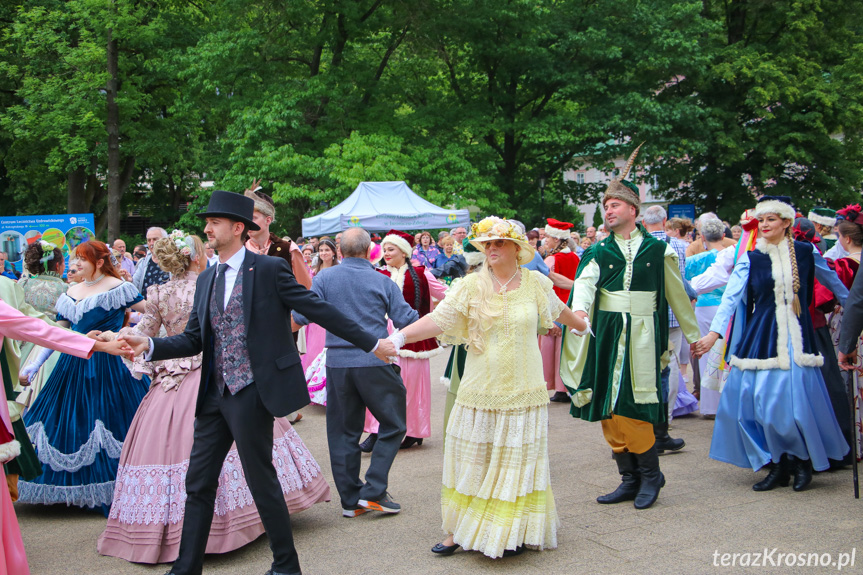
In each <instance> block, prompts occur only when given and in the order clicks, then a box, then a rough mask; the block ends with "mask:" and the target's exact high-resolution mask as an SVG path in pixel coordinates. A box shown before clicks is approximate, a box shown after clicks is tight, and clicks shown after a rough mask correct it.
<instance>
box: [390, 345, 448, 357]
mask: <svg viewBox="0 0 863 575" xmlns="http://www.w3.org/2000/svg"><path fill="white" fill-rule="evenodd" d="M443 349H444V348H442V347H436V348H434V349H430V350H428V351H411V350H409V349H400V350H399V356H400V357H405V358H407V359H429V358H430V357H434V356H436V355H440V354H441V353H443Z"/></svg>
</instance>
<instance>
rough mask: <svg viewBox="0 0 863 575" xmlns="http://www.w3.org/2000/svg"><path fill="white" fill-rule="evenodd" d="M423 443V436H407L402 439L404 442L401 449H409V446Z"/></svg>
mask: <svg viewBox="0 0 863 575" xmlns="http://www.w3.org/2000/svg"><path fill="white" fill-rule="evenodd" d="M422 444H423V438H422V437H410V436H407V437H405V439H404V441H402V444H401V445H400V446H399V449H409V448H411V447H413V446H414V445H422Z"/></svg>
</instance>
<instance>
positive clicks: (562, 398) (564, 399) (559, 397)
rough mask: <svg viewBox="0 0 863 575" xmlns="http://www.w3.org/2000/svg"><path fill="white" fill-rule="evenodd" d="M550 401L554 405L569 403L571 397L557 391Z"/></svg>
mask: <svg viewBox="0 0 863 575" xmlns="http://www.w3.org/2000/svg"><path fill="white" fill-rule="evenodd" d="M549 401H552V402H554V403H569V396H568V395H567V394H566V392H565V391H556V392H555V393H554V395H552V396H551V399H549Z"/></svg>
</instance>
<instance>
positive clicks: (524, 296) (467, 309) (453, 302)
mask: <svg viewBox="0 0 863 575" xmlns="http://www.w3.org/2000/svg"><path fill="white" fill-rule="evenodd" d="M479 273H483V272H479ZM477 279H478V275H477V274H472V275H469V276H467V277H466V278H464V279H462V280H459V281H458V282H455V283H454V284H453V286H452V287H451V288H450V291H449V292H447V297H446V299H445V300H443V302H441V304H440V305H438V307H437V308H436V309H435V310H434V311H433V312H432V314H431V318H432V319H433V320H434V322H435V323H436V324H437V325H438V327H440V328H441V329H443V331H444V333H443V334H442V335H441V336H440V339H441V340H442V341H445V342H448V343H452V344H459V343H467V342H468V339H469V338H468V317H469V314H470V313H471V307H472V306H473V303H472V302H473V301H474V300H475V298H476V297H477V281H476V280H477ZM552 288H553V285H552V283H551V281H550V280H549V279H548V278H546V277H545V276H543V275H542V274H540V273H539V272H533V271H530V270H526V269H524V270H522V278H521V285H520V286H519V287H518V289H516V290H513V291H510V292H509V293H508V294H507V300H508V302H507V311H506V314H504V313H503V312H501V315H500V316H498V317H497V318H495V320H494V322H493V323H492V325H491V327H490V329H489V330H488V331H487V332H486V333H485V350H484V351H483V353H481V354H478V353H474V352H472V351H471V350H470V349H469V353H468V355H467V361H466V362H465V369H464V376H463V377H462V380H461V384H460V387H459V390H458V398H457V400H456V401H457V402H458V403H460V404H462V405H465V406H467V407H474V408H477V409H514V408H523V407H532V406H537V405H545V404H546V403H548V392H547V391H546V385H545V381H543V375H542V357H541V356H540V352H539V346H538V345H537V339H536V335H537V328H538V327H543V328H545V329H548V328H551V327H552V326H553V322H554V320H555V319H557V317H558V316H559V315H560V312H561V311H563V309H564V308H565V307H566V304H564V303H563V302H561V301H560V299H559V298H558V297H557V295H556V294H555V293H554V290H553V289H552ZM492 298H493V302H492V303H493V304H495V305H497V306H499V307H500V308H501V309H502V307H503V296H501V295H500V294H497V293H495V294H494V295H493V296H492Z"/></svg>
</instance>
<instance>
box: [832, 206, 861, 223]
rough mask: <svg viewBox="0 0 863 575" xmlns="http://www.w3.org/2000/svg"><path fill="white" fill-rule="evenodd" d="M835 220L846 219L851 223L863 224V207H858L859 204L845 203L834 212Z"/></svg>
mask: <svg viewBox="0 0 863 575" xmlns="http://www.w3.org/2000/svg"><path fill="white" fill-rule="evenodd" d="M836 220H837V222H838V221H839V220H846V221H849V222H851V223H852V224H857V225H858V226H863V208H861V207H860V204H851V205H847V206H845V207H844V208H842V209H841V210H839V211H837V212H836ZM822 225H827V224H822Z"/></svg>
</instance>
